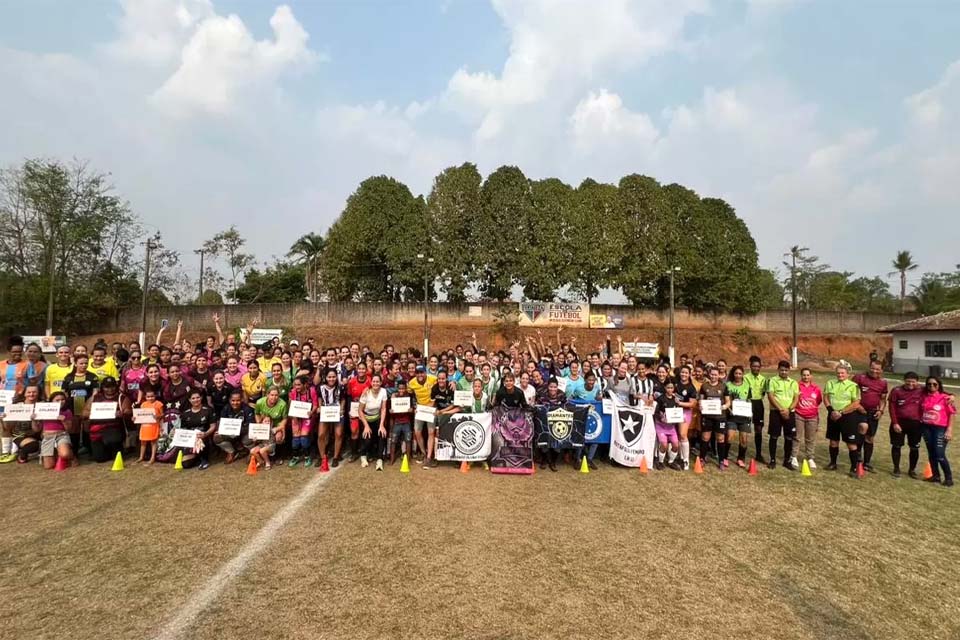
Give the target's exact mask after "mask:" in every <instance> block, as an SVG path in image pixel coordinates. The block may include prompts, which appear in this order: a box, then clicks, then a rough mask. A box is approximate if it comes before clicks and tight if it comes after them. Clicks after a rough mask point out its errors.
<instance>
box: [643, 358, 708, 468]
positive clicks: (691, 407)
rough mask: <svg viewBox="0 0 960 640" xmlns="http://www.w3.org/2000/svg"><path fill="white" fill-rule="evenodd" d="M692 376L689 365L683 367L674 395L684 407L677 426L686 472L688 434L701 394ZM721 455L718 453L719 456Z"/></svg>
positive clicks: (688, 450)
mask: <svg viewBox="0 0 960 640" xmlns="http://www.w3.org/2000/svg"><path fill="white" fill-rule="evenodd" d="M691 374H692V371H691V369H690V366H689V365H687V364H683V365H681V366H680V374H679V376H678V377H677V383H676V385H674V387H675V388H674V393H675V394H676V395H677V397H678V402H679V404H680V406H681V407H683V422H681V423H680V424H678V425H677V435H678V436H679V437H680V464H681V465H683V470H684V471H686V470H687V469H689V468H690V440H689V437H688V434H689V432H690V425H691V424H692V423H693V414H694V413H695V412H696V410H697V397H698V396H699V393H700V390H699V389H697V387H696V386H695V385H694V384H693V380H692V377H691ZM648 382H649V381H648ZM701 387H702V385H701ZM719 453H720V452H719V451H718V452H717V455H718V456H719Z"/></svg>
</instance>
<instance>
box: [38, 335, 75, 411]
mask: <svg viewBox="0 0 960 640" xmlns="http://www.w3.org/2000/svg"><path fill="white" fill-rule="evenodd" d="M72 370H73V364H72V363H71V362H70V347H68V346H66V345H64V346H62V347H60V348H59V349H57V361H56V362H55V363H53V364H50V365H47V368H46V369H45V370H44V372H43V395H44V397H46V398H52V397H53V394H54V393H56V392H57V391H60V390H61V389H63V379H64V378H66V377H67V374H68V373H70V371H72Z"/></svg>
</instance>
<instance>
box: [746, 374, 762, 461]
mask: <svg viewBox="0 0 960 640" xmlns="http://www.w3.org/2000/svg"><path fill="white" fill-rule="evenodd" d="M762 366H763V361H762V360H760V356H750V372H749V373H747V374H746V375H744V376H743V379H744V380H746V381H747V384H748V385H750V403H751V404H752V405H753V443H754V445H755V446H756V449H757V464H763V463H764V462H766V460H764V458H763V414H764V408H763V396H764V394H765V393H766V392H767V377H766V376H765V375H763V374H762V373H760V368H761V367H762Z"/></svg>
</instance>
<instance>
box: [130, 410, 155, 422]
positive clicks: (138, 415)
mask: <svg viewBox="0 0 960 640" xmlns="http://www.w3.org/2000/svg"><path fill="white" fill-rule="evenodd" d="M154 422H158V420H157V412H156V411H154V410H153V409H142V408H141V409H134V410H133V423H134V424H153V423H154Z"/></svg>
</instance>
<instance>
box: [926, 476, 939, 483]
mask: <svg viewBox="0 0 960 640" xmlns="http://www.w3.org/2000/svg"><path fill="white" fill-rule="evenodd" d="M923 481H924V482H932V483H933V484H940V476H930V477H929V478H924V479H923Z"/></svg>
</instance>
